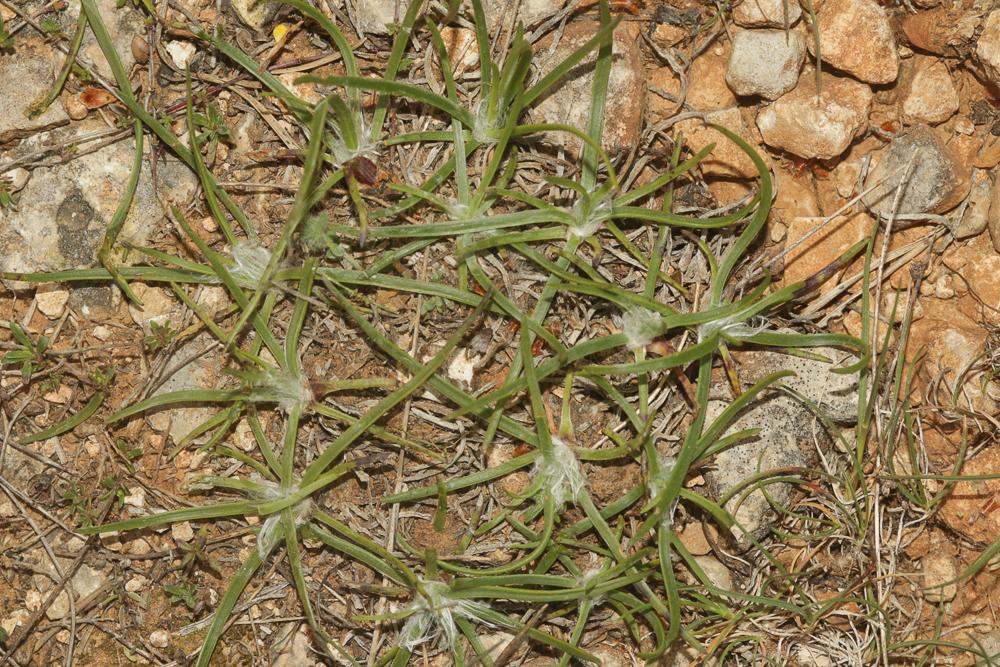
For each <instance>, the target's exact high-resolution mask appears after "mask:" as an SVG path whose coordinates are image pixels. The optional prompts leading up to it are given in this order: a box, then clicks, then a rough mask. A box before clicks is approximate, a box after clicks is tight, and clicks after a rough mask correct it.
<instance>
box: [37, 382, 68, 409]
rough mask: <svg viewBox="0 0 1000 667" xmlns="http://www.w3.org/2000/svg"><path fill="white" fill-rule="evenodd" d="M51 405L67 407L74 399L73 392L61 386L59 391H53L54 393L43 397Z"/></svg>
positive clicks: (65, 386) (51, 392)
mask: <svg viewBox="0 0 1000 667" xmlns="http://www.w3.org/2000/svg"><path fill="white" fill-rule="evenodd" d="M42 398H44V399H45V400H46V401H48V402H49V403H57V404H59V405H66V404H67V403H69V401H70V399H71V398H73V390H72V389H70V388H69V387H68V386H67V385H64V384H61V385H59V388H58V389H53V390H52V391H50V392H48V393H47V394H44V395H43V396H42Z"/></svg>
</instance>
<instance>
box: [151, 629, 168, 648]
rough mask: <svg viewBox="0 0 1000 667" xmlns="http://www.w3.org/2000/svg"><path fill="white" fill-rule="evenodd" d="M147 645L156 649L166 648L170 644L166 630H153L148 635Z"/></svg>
mask: <svg viewBox="0 0 1000 667" xmlns="http://www.w3.org/2000/svg"><path fill="white" fill-rule="evenodd" d="M149 643H150V645H152V646H154V647H156V648H167V646H168V645H169V644H170V635H169V634H168V633H167V631H166V630H155V631H153V632H152V633H150V635H149Z"/></svg>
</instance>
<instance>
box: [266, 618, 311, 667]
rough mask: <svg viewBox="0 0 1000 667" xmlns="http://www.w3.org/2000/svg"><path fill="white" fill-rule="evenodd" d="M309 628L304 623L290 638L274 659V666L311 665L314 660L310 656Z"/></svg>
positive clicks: (295, 666) (297, 666)
mask: <svg viewBox="0 0 1000 667" xmlns="http://www.w3.org/2000/svg"><path fill="white" fill-rule="evenodd" d="M307 633H308V628H307V627H306V626H305V625H303V626H302V627H301V628H299V630H298V631H297V632H296V633H295V634H294V635H292V636H291V638H289V640H288V642H287V643H286V644H285V646H284V648H283V649H282V651H281V653H280V654H279V655H278V657H277V658H276V659H275V661H274V663H273V664H274V667H300V665H311V664H313V660H312V659H311V656H310V646H311V645H312V643H311V642H310V641H309V635H308V634H307Z"/></svg>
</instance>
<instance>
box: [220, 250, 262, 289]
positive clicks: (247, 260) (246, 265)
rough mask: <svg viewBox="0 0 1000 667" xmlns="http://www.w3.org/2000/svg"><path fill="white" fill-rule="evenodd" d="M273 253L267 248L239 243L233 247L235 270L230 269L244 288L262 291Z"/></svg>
mask: <svg viewBox="0 0 1000 667" xmlns="http://www.w3.org/2000/svg"><path fill="white" fill-rule="evenodd" d="M270 261H271V253H270V252H268V251H267V249H266V248H262V247H260V246H259V245H255V244H253V243H237V244H236V245H234V246H233V268H232V269H230V271H229V272H230V273H232V274H233V275H234V276H235V277H236V278H237V279H238V280H239V282H240V283H241V284H242V285H243V286H244V287H251V288H253V289H260V287H261V284H260V283H261V281H263V279H264V273H265V272H266V271H267V265H268V263H269V262H270Z"/></svg>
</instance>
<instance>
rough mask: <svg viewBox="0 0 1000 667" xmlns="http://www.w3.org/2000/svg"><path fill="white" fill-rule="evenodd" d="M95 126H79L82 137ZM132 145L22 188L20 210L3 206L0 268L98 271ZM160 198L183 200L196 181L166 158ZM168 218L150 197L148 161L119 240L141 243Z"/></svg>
mask: <svg viewBox="0 0 1000 667" xmlns="http://www.w3.org/2000/svg"><path fill="white" fill-rule="evenodd" d="M94 129H95V125H92V124H89V123H84V124H81V126H80V128H79V132H80V133H81V134H83V133H87V132H90V131H93V130H94ZM134 151H135V143H134V141H133V140H132V139H125V140H122V141H120V142H118V143H115V144H111V145H109V146H105V147H104V148H101V149H100V150H99V151H96V152H94V153H90V154H87V155H83V156H81V157H79V158H77V159H75V160H72V161H70V162H68V163H66V164H60V165H55V166H52V167H40V168H38V169H35V170H34V172H33V174H32V178H31V180H29V181H28V183H27V185H25V187H24V189H23V190H22V191H21V193H20V195H19V199H18V207H17V210H16V211H15V210H11V209H0V270H2V271H15V272H18V271H24V272H31V271H57V270H61V269H69V268H81V267H89V266H94V265H96V263H97V249H98V248H99V247H100V244H101V241H102V239H103V237H104V233H105V231H106V230H107V225H108V223H109V221H110V220H111V217H112V216H113V215H114V211H115V209H116V208H117V207H118V202H119V200H120V199H121V197H122V194H123V193H124V191H125V186H126V184H127V181H128V177H129V173H130V171H131V168H132V159H133V156H134ZM157 178H158V185H159V188H160V195H161V196H162V197H163V198H164V199H165V200H166V201H168V202H178V203H183V202H184V201H185V200H186V199H187V198H189V197H190V196H192V195H193V193H194V191H195V187H196V184H197V179H196V178H195V177H194V175H193V174H192V173H191V172H190V170H189V169H188V168H187V167H186V166H185V165H183V164H181V163H179V162H177V161H175V160H173V159H172V158H167V159H165V160H164V161H162V162H160V163H159V164H158V165H157ZM163 217H164V211H163V209H162V208H161V207H160V203H159V201H158V200H157V197H156V195H155V193H154V192H153V183H152V177H151V175H150V173H149V163H148V162H147V161H144V162H143V166H142V175H141V177H140V180H139V186H138V188H137V190H136V193H135V197H134V198H133V200H132V207H131V209H130V210H129V214H128V217H127V218H126V219H125V224H124V226H123V228H122V231H121V234H120V236H119V239H120V240H121V241H129V242H131V243H135V244H140V245H141V244H144V243H145V242H146V241H147V239H149V237H150V235H151V234H152V233H153V232H154V231H155V230H156V229H158V227H159V226H160V223H161V221H162V220H163Z"/></svg>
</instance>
